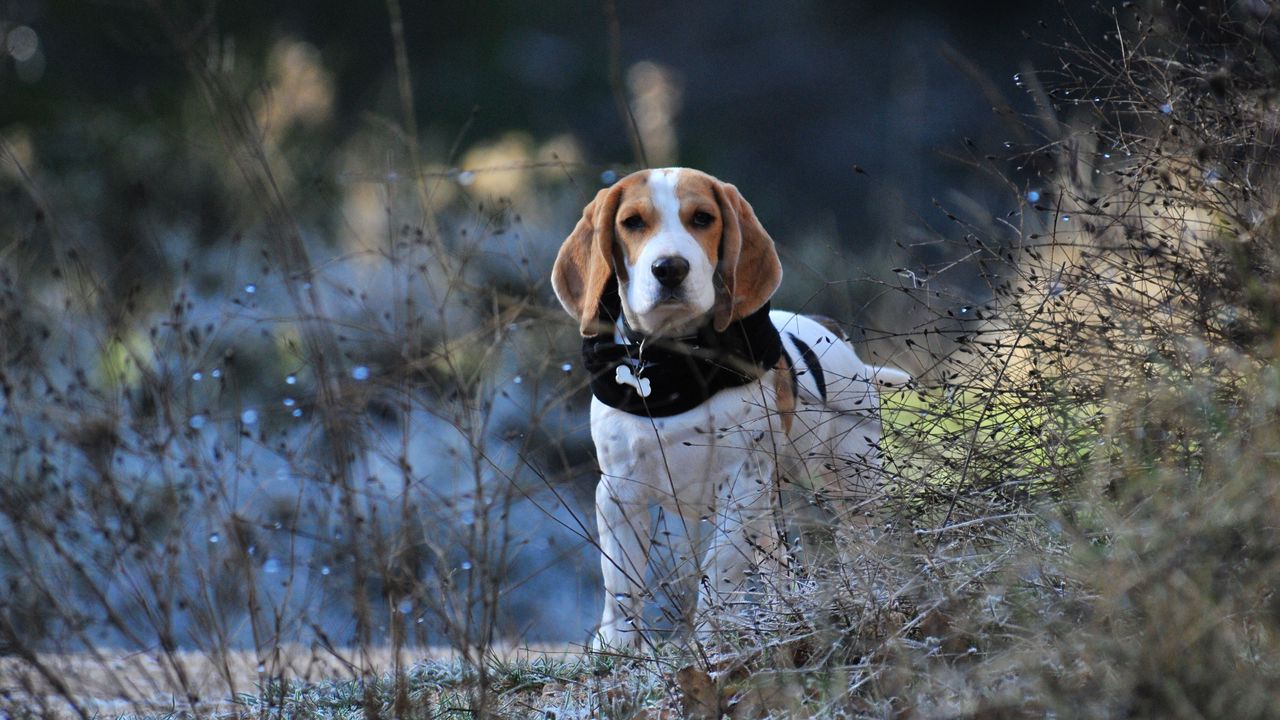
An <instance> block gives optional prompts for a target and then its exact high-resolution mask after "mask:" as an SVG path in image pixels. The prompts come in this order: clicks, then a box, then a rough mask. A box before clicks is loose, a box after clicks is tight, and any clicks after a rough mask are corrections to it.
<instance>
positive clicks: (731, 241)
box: [713, 182, 782, 332]
mask: <svg viewBox="0 0 1280 720" xmlns="http://www.w3.org/2000/svg"><path fill="white" fill-rule="evenodd" d="M713 187H714V188H715V194H716V202H717V203H719V205H720V215H721V217H722V218H723V226H724V230H723V234H722V235H721V237H720V262H719V263H718V264H717V267H716V277H717V278H718V282H717V284H716V306H715V328H716V330H717V331H720V332H723V331H724V329H725V328H727V327H729V323H731V322H734V321H736V320H741V319H742V318H744V317H747V316H748V315H750V314H751V313H753V312H755V311H757V310H759V309H760V308H761V307H763V306H764V304H765V303H766V302H768V301H769V298H771V297H773V293H774V292H776V291H777V289H778V285H779V284H780V283H781V282H782V263H780V262H779V261H778V251H777V250H776V249H774V246H773V239H772V238H770V237H769V233H767V232H765V230H764V227H763V226H762V225H761V224H760V221H759V220H758V219H756V213H755V211H754V210H752V209H751V205H750V204H748V203H747V201H746V199H745V198H743V197H742V193H740V192H738V188H736V187H734V186H733V185H730V184H729V183H724V182H718V183H716V184H714V185H713Z"/></svg>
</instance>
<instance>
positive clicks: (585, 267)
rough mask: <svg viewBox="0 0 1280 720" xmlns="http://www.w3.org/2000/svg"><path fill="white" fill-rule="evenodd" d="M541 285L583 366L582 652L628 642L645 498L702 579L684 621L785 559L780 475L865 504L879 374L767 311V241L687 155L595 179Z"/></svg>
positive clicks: (891, 373)
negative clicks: (587, 595) (592, 541)
mask: <svg viewBox="0 0 1280 720" xmlns="http://www.w3.org/2000/svg"><path fill="white" fill-rule="evenodd" d="M551 279H552V286H553V288H554V290H555V293H556V297H557V298H558V299H559V300H560V303H561V304H562V305H563V306H564V309H565V310H566V311H568V313H569V314H570V315H572V316H573V317H574V318H575V319H576V320H577V321H578V323H579V329H580V331H581V334H582V336H583V359H584V366H585V367H586V368H587V369H588V370H589V371H590V372H591V387H592V395H593V398H592V402H591V436H592V440H593V441H594V442H595V447H596V454H597V459H598V461H599V464H600V471H601V477H600V482H599V485H598V486H597V490H596V520H597V524H598V528H599V533H600V550H601V555H602V558H601V568H602V571H603V575H604V591H605V601H604V612H603V615H602V617H601V620H600V627H599V630H598V631H597V633H596V636H595V644H596V646H597V647H602V646H603V647H621V646H631V647H636V646H638V645H639V644H640V643H641V642H642V639H643V628H642V627H641V625H642V620H641V617H642V611H643V609H644V603H645V601H646V600H647V599H651V598H653V597H654V594H655V591H654V589H653V588H652V587H651V584H650V583H649V582H648V581H647V573H648V570H649V561H650V549H651V546H652V544H653V542H654V539H653V536H652V535H653V528H652V520H651V517H650V510H651V507H652V506H653V505H658V506H660V507H661V508H662V509H663V510H664V511H665V512H666V513H668V514H669V515H668V517H670V518H674V519H675V520H676V521H678V522H680V523H682V524H683V526H684V529H685V535H686V537H687V543H688V550H689V552H688V554H687V556H686V557H685V558H684V562H685V564H686V565H687V566H688V567H686V568H685V569H684V571H687V572H692V573H693V577H695V578H697V579H698V581H699V584H700V592H699V595H698V603H697V609H696V612H694V614H693V615H692V617H689V618H686V622H688V623H690V624H692V625H694V626H695V627H696V628H698V630H699V632H702V633H704V634H705V633H707V632H709V631H711V630H712V629H713V628H714V626H715V623H716V622H717V618H718V617H720V616H721V612H722V611H723V609H724V608H725V607H726V606H730V605H733V604H735V603H738V602H740V601H741V600H743V599H744V598H745V597H746V596H747V595H748V594H749V593H751V592H753V591H755V590H762V589H764V587H763V585H764V583H767V580H768V578H769V577H771V575H770V573H771V572H774V573H776V572H777V571H780V570H782V569H783V567H784V565H785V562H784V557H783V548H782V546H781V543H780V542H779V537H778V531H777V527H776V524H775V512H776V510H777V509H778V503H779V484H778V482H777V479H778V478H786V479H788V480H790V481H793V482H796V483H801V484H803V485H806V486H808V487H810V488H812V489H813V490H814V491H815V492H817V493H819V494H821V495H823V496H825V497H826V498H828V499H829V500H830V501H832V502H835V503H839V504H840V505H841V506H842V507H844V508H845V509H847V510H848V511H849V512H852V513H857V514H859V515H866V514H868V513H869V512H870V511H871V510H872V508H873V507H874V504H875V500H876V493H875V488H874V485H875V483H876V482H877V480H878V475H879V470H880V450H879V441H880V419H879V397H878V394H877V388H878V386H880V385H898V384H902V383H905V382H907V381H908V380H909V379H910V378H909V376H908V375H907V374H906V373H904V372H902V371H901V370H896V369H893V368H886V367H874V366H871V365H867V364H866V363H864V362H862V361H861V360H860V359H859V358H858V356H857V354H856V353H855V352H854V349H853V346H852V345H851V344H850V343H849V342H848V340H847V339H846V338H845V336H844V335H843V334H842V333H841V332H840V331H839V329H838V327H837V326H835V324H834V323H831V322H829V321H823V320H820V319H815V318H810V317H806V316H803V315H798V314H795V313H789V312H782V311H770V307H769V299H770V297H771V296H772V295H773V293H774V291H775V290H777V288H778V285H779V283H780V282H781V280H782V266H781V263H780V262H779V260H778V255H777V252H776V251H775V249H774V243H773V240H772V239H771V238H770V237H769V234H768V233H767V232H765V230H764V228H763V227H762V226H761V224H760V221H759V220H758V219H756V215H755V212H754V211H753V210H752V208H751V206H750V205H749V204H748V203H747V201H746V200H745V199H743V197H742V195H741V194H740V193H739V192H738V189H737V188H735V187H734V186H733V185H730V184H728V183H725V182H721V181H720V180H717V179H716V178H714V177H711V176H710V175H707V174H706V173H703V172H700V171H697V170H692V169H687V168H664V169H657V170H644V171H640V172H637V173H633V174H631V175H628V176H626V177H624V178H622V179H621V180H619V181H618V182H617V183H615V184H614V185H613V186H611V187H608V188H605V189H602V190H600V191H599V192H598V193H597V194H596V197H595V199H594V200H592V201H591V202H590V203H588V204H587V206H586V208H584V210H583V212H582V219H581V220H579V221H578V223H577V226H576V227H575V228H574V229H573V232H572V233H571V234H570V235H569V237H568V238H567V239H566V240H565V241H564V244H563V245H562V246H561V248H560V251H559V254H558V255H557V257H556V261H555V267H554V268H553V271H552V276H551Z"/></svg>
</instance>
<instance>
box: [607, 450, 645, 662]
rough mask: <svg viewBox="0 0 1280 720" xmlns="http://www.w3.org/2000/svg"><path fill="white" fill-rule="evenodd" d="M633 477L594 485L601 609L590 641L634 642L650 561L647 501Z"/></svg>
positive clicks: (615, 644)
mask: <svg viewBox="0 0 1280 720" xmlns="http://www.w3.org/2000/svg"><path fill="white" fill-rule="evenodd" d="M634 494H635V483H633V482H628V481H627V480H625V479H621V480H620V479H618V478H611V477H609V476H607V475H606V476H603V477H601V478H600V484H599V485H598V486H596V524H597V526H598V527H599V530H600V570H601V573H602V574H603V575H604V613H603V615H602V617H601V618H600V630H599V631H598V632H597V633H596V638H595V643H594V645H595V647H596V649H603V648H610V647H612V648H622V647H630V648H639V647H640V643H641V640H642V635H641V614H642V612H643V610H644V601H645V596H644V580H645V571H646V570H647V569H648V565H649V507H648V502H647V501H646V499H645V498H641V497H635V496H634Z"/></svg>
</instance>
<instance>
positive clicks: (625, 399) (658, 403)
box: [582, 280, 782, 417]
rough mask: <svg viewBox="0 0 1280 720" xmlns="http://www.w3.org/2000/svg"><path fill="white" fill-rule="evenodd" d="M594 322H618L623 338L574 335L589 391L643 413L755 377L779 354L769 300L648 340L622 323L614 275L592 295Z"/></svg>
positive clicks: (690, 403) (672, 410)
mask: <svg viewBox="0 0 1280 720" xmlns="http://www.w3.org/2000/svg"><path fill="white" fill-rule="evenodd" d="M600 321H601V323H602V324H604V323H610V324H611V325H613V326H614V327H619V326H621V327H622V328H623V333H621V334H622V335H623V336H624V337H623V338H622V340H623V342H618V341H617V340H618V338H616V337H615V334H617V333H613V334H605V333H601V334H600V335H597V336H596V337H591V338H584V339H583V341H582V360H583V365H584V366H585V367H586V369H587V371H588V372H590V373H591V393H592V394H593V395H595V396H596V397H597V398H599V400H600V401H601V402H603V403H604V404H605V405H608V406H610V407H614V408H617V409H619V410H623V411H626V412H629V413H631V414H632V415H643V416H647V417H667V416H669V415H678V414H679V413H682V412H686V411H688V410H692V409H693V408H695V407H697V406H699V405H701V404H702V403H704V402H706V401H707V400H708V399H710V398H711V396H712V395H715V394H716V393H718V392H720V391H721V390H724V389H726V388H731V387H739V386H742V385H746V384H747V383H749V382H754V381H756V380H759V379H760V378H761V377H762V376H763V375H764V374H765V373H766V372H768V371H769V370H772V369H773V368H774V366H775V365H777V364H778V360H779V359H780V358H781V357H782V339H781V338H780V337H779V336H778V330H777V328H775V327H774V326H773V322H772V321H770V320H769V303H765V304H764V307H762V308H760V309H759V310H757V311H756V312H754V313H752V314H751V315H749V316H747V317H745V318H743V319H741V320H738V321H736V322H733V323H730V324H729V327H727V328H725V331H724V332H716V331H715V329H714V328H713V327H712V326H711V324H710V322H708V324H707V325H705V326H703V327H702V328H700V329H699V330H698V332H697V334H695V335H691V336H688V337H683V338H662V339H656V340H655V339H649V338H646V337H644V336H643V335H640V334H637V333H635V332H634V331H632V330H631V329H630V328H627V327H626V322H625V320H623V318H622V301H621V300H620V299H619V297H618V286H617V281H616V280H614V281H610V284H609V286H608V287H607V288H605V293H604V295H603V296H602V297H601V299H600Z"/></svg>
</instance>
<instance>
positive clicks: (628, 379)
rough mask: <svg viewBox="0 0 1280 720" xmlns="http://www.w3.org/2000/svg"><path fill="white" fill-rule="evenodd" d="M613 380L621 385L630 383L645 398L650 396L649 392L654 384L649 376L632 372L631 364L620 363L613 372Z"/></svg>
mask: <svg viewBox="0 0 1280 720" xmlns="http://www.w3.org/2000/svg"><path fill="white" fill-rule="evenodd" d="M613 381H614V382H616V383H618V384H619V385H630V386H631V387H633V388H635V389H636V392H637V393H639V394H640V397H643V398H647V397H649V393H650V392H652V391H653V388H652V386H650V385H649V378H642V377H640V376H639V375H636V374H635V373H634V372H632V370H631V366H630V365H619V366H618V369H617V370H616V371H615V372H614V373H613Z"/></svg>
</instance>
